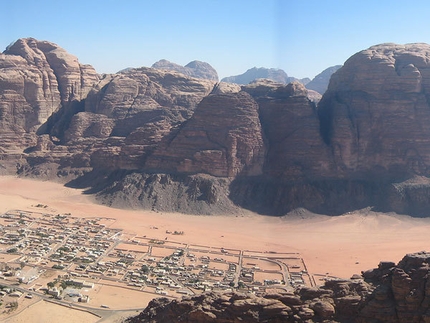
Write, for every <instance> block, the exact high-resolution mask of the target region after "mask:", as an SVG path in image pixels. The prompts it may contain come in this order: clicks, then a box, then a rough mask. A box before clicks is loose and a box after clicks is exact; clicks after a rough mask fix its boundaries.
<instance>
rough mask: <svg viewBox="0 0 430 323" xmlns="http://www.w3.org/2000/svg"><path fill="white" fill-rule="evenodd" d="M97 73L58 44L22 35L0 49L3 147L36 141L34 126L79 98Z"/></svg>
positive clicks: (80, 99)
mask: <svg viewBox="0 0 430 323" xmlns="http://www.w3.org/2000/svg"><path fill="white" fill-rule="evenodd" d="M97 81H98V75H97V74H96V72H95V70H94V69H93V68H92V67H91V66H89V65H82V64H79V62H78V60H77V58H76V57H74V56H73V55H70V54H68V53H67V52H66V51H65V50H63V49H62V48H60V47H58V46H57V45H55V44H53V43H50V42H47V41H37V40H35V39H32V38H27V39H20V40H18V41H16V42H15V43H13V44H12V45H11V46H9V47H8V48H7V49H6V50H5V51H4V52H3V54H1V55H0V124H1V130H0V132H1V137H2V147H3V148H4V149H14V148H22V147H24V148H25V147H29V146H31V145H33V144H35V143H36V141H37V139H36V136H35V134H36V132H38V131H39V132H41V131H43V130H44V127H43V125H44V124H45V123H46V122H47V121H48V119H49V118H50V117H51V116H52V115H53V114H54V113H57V112H58V111H59V110H60V109H61V108H63V109H67V108H68V107H69V106H70V105H72V102H79V101H82V100H83V99H84V98H85V97H86V95H87V94H88V92H89V91H90V89H91V87H92V86H93V85H94V84H95V83H96V82H97Z"/></svg>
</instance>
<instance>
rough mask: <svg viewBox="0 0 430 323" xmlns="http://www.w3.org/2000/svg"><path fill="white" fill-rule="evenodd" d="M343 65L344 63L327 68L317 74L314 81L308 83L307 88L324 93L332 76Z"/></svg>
mask: <svg viewBox="0 0 430 323" xmlns="http://www.w3.org/2000/svg"><path fill="white" fill-rule="evenodd" d="M341 67H342V65H336V66H331V67H329V68H326V69H325V70H324V71H322V72H321V73H319V74H318V75H317V76H315V77H314V78H313V79H312V81H310V82H309V83H307V84H306V88H307V89H308V90H314V91H316V92H318V93H320V94H321V95H323V94H324V92H325V91H326V90H327V88H328V84H329V82H330V78H331V76H332V75H333V74H334V72H336V71H337V70H338V69H339V68H341Z"/></svg>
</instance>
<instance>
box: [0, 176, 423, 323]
mask: <svg viewBox="0 0 430 323" xmlns="http://www.w3.org/2000/svg"><path fill="white" fill-rule="evenodd" d="M38 204H39V205H47V207H46V208H45V209H44V212H45V211H46V212H48V213H52V214H55V213H70V214H72V215H73V217H78V218H79V217H82V218H88V217H103V218H111V219H113V220H112V221H111V223H110V224H109V227H111V228H117V229H121V230H123V232H126V233H127V234H130V235H131V236H133V235H137V236H147V237H149V238H153V239H160V240H165V239H166V238H168V240H169V241H174V242H178V243H182V244H189V245H205V246H212V247H216V248H226V249H238V250H260V251H271V252H276V253H298V254H300V256H301V257H302V258H303V260H304V261H305V263H306V265H307V270H308V272H309V274H310V275H312V276H313V277H316V278H317V277H321V276H325V275H329V276H335V277H341V278H349V277H351V276H352V275H353V274H359V273H360V272H361V271H362V270H366V269H370V268H373V267H376V266H377V264H378V263H379V261H380V260H390V261H394V262H398V261H399V260H400V259H401V258H402V257H403V256H404V255H405V254H406V253H410V252H415V251H420V250H428V249H430V248H429V244H430V242H429V240H428V232H429V229H430V218H429V219H418V218H411V217H408V216H404V215H397V214H381V213H375V212H372V211H370V210H369V209H366V210H360V211H356V212H351V213H349V214H345V215H342V216H337V217H329V216H324V215H316V214H312V213H310V212H307V211H305V210H297V211H296V212H292V213H291V214H290V215H288V216H285V217H267V216H260V215H256V214H251V213H246V212H244V214H243V215H240V216H228V215H225V216H195V215H184V214H173V213H172V214H167V213H157V212H150V211H137V210H120V209H114V208H108V207H105V206H102V205H98V204H96V203H94V201H93V200H92V197H91V196H88V195H85V194H83V192H82V191H81V190H75V189H70V188H66V187H64V186H63V185H62V184H58V183H52V182H42V181H34V180H28V179H20V178H16V177H7V176H6V177H0V213H4V212H7V211H10V210H25V211H29V212H40V208H37V207H36V205H38ZM154 228H158V229H157V230H154ZM173 230H175V231H178V232H181V231H183V232H184V234H183V235H167V234H166V231H169V232H172V231H173ZM317 281H318V279H317ZM103 288H104V289H105V291H100V292H101V294H103V293H106V294H109V292H110V291H109V288H107V287H106V288H105V287H103ZM111 293H112V292H111ZM99 294H100V293H99ZM141 294H142V295H143V293H141ZM139 295H140V294H139ZM97 297H99V298H100V300H99V302H103V297H102V296H101V295H99V296H97ZM139 297H140V296H139ZM150 298H151V297H144V296H142V299H141V300H140V299H138V297H136V299H135V301H136V302H137V303H136V304H135V306H133V308H144V307H145V306H146V304H147V303H148V301H149V300H150ZM121 302H129V300H128V299H127V298H124V297H123V295H117V298H116V299H115V303H116V307H117V308H118V309H121V308H127V306H124V307H122V305H121ZM33 303H34V304H33V305H32V302H31V301H30V300H29V301H28V303H27V304H26V305H25V306H21V308H20V309H19V310H18V311H17V312H16V313H15V314H14V315H13V316H11V317H9V318H7V321H6V322H10V323H11V322H26V321H28V320H27V318H29V317H31V318H32V321H34V318H35V317H37V318H39V319H40V322H49V319H50V318H51V319H53V321H52V322H58V321H59V320H58V319H59V317H64V318H67V322H97V321H100V322H101V321H103V322H113V321H115V320H117V319H118V318H120V317H124V316H126V315H130V314H132V313H127V312H117V313H116V312H113V313H112V316H110V317H108V318H105V319H103V318H102V319H99V318H98V317H96V316H93V315H91V314H88V313H86V312H82V311H73V310H72V309H69V308H65V307H62V306H58V305H55V304H51V303H47V302H33ZM26 307H27V308H26ZM24 308H26V309H25V310H23V309H24ZM128 308H130V307H128ZM48 312H49V313H50V314H49V316H50V318H48V317H46V315H43V314H42V313H48ZM71 312H73V315H71V314H70V313H71ZM54 317H55V319H54Z"/></svg>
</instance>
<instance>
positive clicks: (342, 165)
mask: <svg viewBox="0 0 430 323" xmlns="http://www.w3.org/2000/svg"><path fill="white" fill-rule="evenodd" d="M429 57H430V46H429V45H426V44H409V45H394V44H383V45H378V46H374V47H371V48H369V49H367V50H364V51H362V52H359V53H357V54H355V55H354V56H352V57H351V58H350V59H349V60H348V61H346V62H345V65H344V67H342V68H341V69H339V70H338V71H337V72H336V73H335V74H333V76H332V79H331V81H330V85H329V88H328V90H327V92H326V93H325V95H324V97H323V99H322V101H321V102H320V104H319V115H320V119H321V134H322V136H323V138H324V140H325V142H326V144H327V145H328V146H329V147H330V149H331V151H332V154H333V160H334V162H335V163H336V165H337V167H338V171H339V174H342V176H348V177H351V176H359V175H353V174H364V173H368V174H371V175H376V176H378V177H381V176H384V175H385V176H388V177H395V178H397V179H399V178H405V177H408V176H410V175H412V174H418V175H429V163H430V145H429V143H430V141H429V140H430V139H429V138H430V136H429V135H430V127H428V124H429V121H430V110H429V97H428V93H429V86H430V73H429V71H430V69H429V67H430V63H429Z"/></svg>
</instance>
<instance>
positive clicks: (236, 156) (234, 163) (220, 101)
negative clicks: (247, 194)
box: [146, 92, 265, 177]
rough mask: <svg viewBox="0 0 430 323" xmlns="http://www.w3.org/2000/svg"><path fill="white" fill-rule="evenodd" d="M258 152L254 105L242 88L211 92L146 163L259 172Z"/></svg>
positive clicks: (184, 169)
mask: <svg viewBox="0 0 430 323" xmlns="http://www.w3.org/2000/svg"><path fill="white" fill-rule="evenodd" d="M221 125H222V126H221ZM264 153H265V147H264V142H263V134H262V130H261V125H260V120H259V115H258V105H257V104H256V102H255V101H254V100H253V99H252V97H251V96H250V95H249V94H247V93H244V92H239V93H228V94H212V95H209V96H207V97H206V98H204V99H203V100H202V101H201V102H200V104H199V106H198V107H197V109H196V110H195V112H194V115H193V116H192V117H191V118H190V120H188V122H187V123H186V124H185V125H184V126H183V127H182V128H181V129H180V130H179V132H178V134H177V135H176V136H175V137H174V138H172V139H171V138H167V140H165V141H164V142H162V143H160V145H159V147H158V148H157V149H156V151H155V152H154V153H153V154H152V155H151V157H150V158H149V160H148V162H147V164H146V167H147V169H148V170H150V171H151V170H152V171H157V172H160V171H161V172H167V173H185V174H197V173H204V174H209V175H213V176H218V177H235V176H239V175H240V176H246V175H259V174H261V173H262V166H263V161H264Z"/></svg>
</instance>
